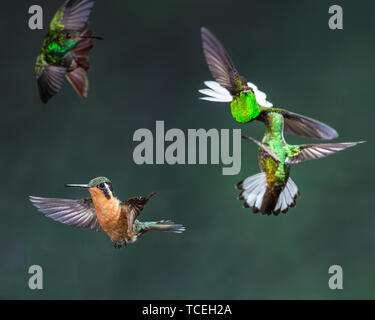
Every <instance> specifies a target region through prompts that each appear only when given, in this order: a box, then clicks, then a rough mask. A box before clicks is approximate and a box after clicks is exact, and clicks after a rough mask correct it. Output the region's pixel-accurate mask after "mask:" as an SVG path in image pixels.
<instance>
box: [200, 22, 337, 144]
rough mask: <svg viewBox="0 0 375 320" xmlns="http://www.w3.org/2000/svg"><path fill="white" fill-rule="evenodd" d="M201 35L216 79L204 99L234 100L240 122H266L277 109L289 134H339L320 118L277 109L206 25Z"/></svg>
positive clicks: (234, 113)
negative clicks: (249, 79) (319, 119)
mask: <svg viewBox="0 0 375 320" xmlns="http://www.w3.org/2000/svg"><path fill="white" fill-rule="evenodd" d="M201 36H202V43H203V53H204V56H205V58H206V62H207V65H208V68H209V70H210V71H211V74H212V76H213V78H214V79H215V80H216V81H205V82H204V83H205V85H206V86H207V87H208V89H207V88H206V89H202V90H199V92H200V93H202V94H203V95H205V96H204V97H201V99H202V100H207V101H214V102H230V106H231V112H232V116H233V118H234V119H235V120H236V121H237V122H239V123H248V122H251V121H253V120H255V119H256V120H259V121H263V122H264V119H265V118H266V115H267V114H268V113H270V112H274V113H280V114H281V115H283V117H284V119H285V120H284V126H285V128H284V130H285V132H286V133H289V134H294V135H299V136H302V137H307V138H313V139H319V140H331V139H334V138H337V137H338V134H337V132H336V131H335V130H334V129H333V128H331V127H329V126H328V125H326V124H324V123H322V122H320V121H317V120H314V119H311V118H308V117H305V116H302V115H300V114H297V113H293V112H290V111H287V110H283V109H279V108H274V107H273V105H272V103H270V102H268V101H267V100H266V98H267V96H266V94H265V93H264V92H262V91H260V90H259V89H258V88H257V86H255V85H254V84H253V83H250V82H247V81H246V79H245V78H244V77H242V76H240V74H239V73H238V71H237V70H236V68H235V67H234V65H233V63H232V60H231V59H230V57H229V55H228V53H227V52H226V50H225V49H224V47H223V45H222V44H221V43H220V42H219V40H218V39H217V38H216V37H215V36H214V35H213V34H212V33H211V32H210V31H209V30H208V29H206V28H204V27H202V28H201Z"/></svg>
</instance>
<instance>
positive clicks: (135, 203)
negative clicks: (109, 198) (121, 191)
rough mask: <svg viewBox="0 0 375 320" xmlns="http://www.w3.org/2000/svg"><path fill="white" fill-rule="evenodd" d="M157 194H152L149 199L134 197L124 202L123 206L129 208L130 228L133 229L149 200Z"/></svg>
mask: <svg viewBox="0 0 375 320" xmlns="http://www.w3.org/2000/svg"><path fill="white" fill-rule="evenodd" d="M155 194H156V192H152V193H151V194H149V195H148V196H147V197H133V198H130V199H128V200H126V201H123V202H122V205H124V206H126V208H127V212H128V219H129V226H130V228H133V225H134V221H135V220H136V219H137V217H138V216H139V214H140V213H141V211H142V210H143V208H144V207H145V205H146V203H147V202H148V200H150V198H151V197H152V196H153V195H155Z"/></svg>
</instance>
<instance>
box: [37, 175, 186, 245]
mask: <svg viewBox="0 0 375 320" xmlns="http://www.w3.org/2000/svg"><path fill="white" fill-rule="evenodd" d="M65 186H66V187H71V188H84V189H87V190H88V191H89V193H90V195H91V198H84V199H56V198H41V197H33V196H30V201H31V202H32V204H33V205H34V206H35V207H36V208H37V209H38V210H39V211H40V212H42V213H44V214H45V215H46V217H48V218H51V219H53V220H55V221H58V222H61V223H64V224H67V225H70V226H75V227H79V228H90V229H92V230H95V231H104V232H105V233H106V234H107V235H108V236H109V238H110V239H111V240H112V243H113V245H114V247H115V248H121V247H122V246H126V245H127V244H128V243H133V242H135V241H136V240H137V239H138V238H139V237H140V236H141V235H143V234H144V233H146V232H147V231H150V230H155V231H170V232H175V233H182V232H184V231H185V227H184V226H182V225H181V224H174V223H173V222H171V221H167V220H161V221H156V222H141V221H139V220H138V219H137V218H138V216H139V214H140V213H141V211H142V210H143V208H144V207H145V205H146V203H147V202H148V201H149V200H150V198H151V197H152V196H153V195H155V192H152V193H151V194H150V195H148V196H146V197H133V198H130V199H128V200H126V201H120V200H119V199H118V198H116V197H115V196H114V194H113V185H112V182H111V181H110V180H109V179H107V178H105V177H98V178H95V179H92V180H91V181H90V182H89V183H88V184H66V185H65Z"/></svg>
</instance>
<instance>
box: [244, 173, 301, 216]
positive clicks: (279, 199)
mask: <svg viewBox="0 0 375 320" xmlns="http://www.w3.org/2000/svg"><path fill="white" fill-rule="evenodd" d="M237 188H238V189H239V190H241V193H240V195H239V196H238V199H239V200H243V201H244V207H245V208H252V209H253V212H254V213H258V212H262V213H263V214H268V215H271V214H272V213H274V214H275V215H278V214H279V213H280V212H283V213H286V212H287V211H288V208H290V207H294V206H295V205H296V198H297V196H298V195H299V192H298V188H297V185H296V184H295V183H294V182H293V180H292V178H290V177H289V178H288V181H287V183H286V185H285V187H284V188H283V189H281V191H278V190H277V189H276V190H269V189H268V188H267V180H266V174H265V173H264V172H261V173H258V174H256V175H253V176H251V177H248V178H246V179H245V180H243V181H241V182H240V183H238V184H237Z"/></svg>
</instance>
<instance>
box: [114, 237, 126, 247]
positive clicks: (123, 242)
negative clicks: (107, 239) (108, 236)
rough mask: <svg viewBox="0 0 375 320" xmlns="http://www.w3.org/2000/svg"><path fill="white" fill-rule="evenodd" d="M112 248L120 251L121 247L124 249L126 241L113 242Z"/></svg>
mask: <svg viewBox="0 0 375 320" xmlns="http://www.w3.org/2000/svg"><path fill="white" fill-rule="evenodd" d="M113 246H114V247H115V248H116V249H120V248H121V247H122V246H124V247H126V241H125V240H124V239H122V240H121V241H113Z"/></svg>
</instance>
